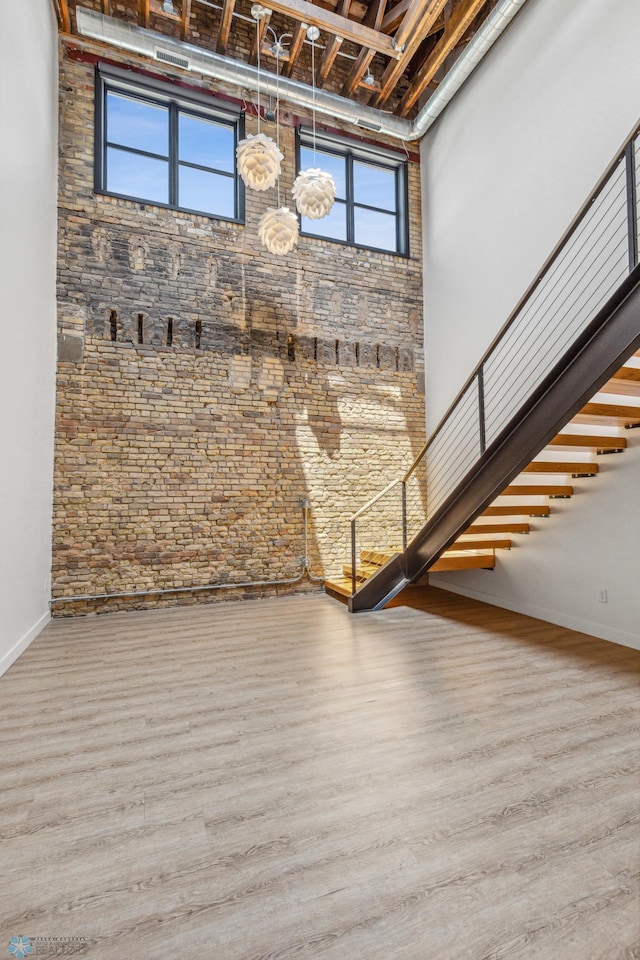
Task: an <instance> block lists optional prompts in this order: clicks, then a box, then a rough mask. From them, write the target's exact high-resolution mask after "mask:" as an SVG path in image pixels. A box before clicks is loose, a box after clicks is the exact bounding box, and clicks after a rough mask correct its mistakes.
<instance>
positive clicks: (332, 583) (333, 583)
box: [324, 577, 352, 597]
mask: <svg viewBox="0 0 640 960" xmlns="http://www.w3.org/2000/svg"><path fill="white" fill-rule="evenodd" d="M324 588H325V590H326V591H328V592H329V593H337V594H339V595H340V596H341V597H350V596H351V593H352V591H351V580H347V579H346V577H333V578H332V579H331V580H325V581H324Z"/></svg>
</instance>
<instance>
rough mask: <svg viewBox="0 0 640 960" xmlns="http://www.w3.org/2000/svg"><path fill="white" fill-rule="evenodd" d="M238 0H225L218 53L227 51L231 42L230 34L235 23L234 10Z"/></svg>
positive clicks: (217, 46) (217, 47)
mask: <svg viewBox="0 0 640 960" xmlns="http://www.w3.org/2000/svg"><path fill="white" fill-rule="evenodd" d="M235 6H236V0H224V6H223V8H222V18H221V20H220V31H219V33H218V42H217V44H216V50H217V51H218V53H226V52H227V44H228V43H229V34H230V33H231V24H232V23H233V11H234V10H235Z"/></svg>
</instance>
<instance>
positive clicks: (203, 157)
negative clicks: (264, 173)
mask: <svg viewBox="0 0 640 960" xmlns="http://www.w3.org/2000/svg"><path fill="white" fill-rule="evenodd" d="M178 122H179V134H178V136H179V140H178V142H179V144H180V148H179V149H180V160H186V161H187V162H188V163H197V164H199V165H200V166H201V167H213V168H214V169H215V170H224V171H225V172H227V173H233V170H234V158H235V142H234V140H235V138H234V133H233V129H232V128H231V127H228V126H226V124H223V123H216V122H215V121H214V120H202V119H201V118H200V117H192V116H190V115H189V114H186V113H181V114H180V117H179V121H178Z"/></svg>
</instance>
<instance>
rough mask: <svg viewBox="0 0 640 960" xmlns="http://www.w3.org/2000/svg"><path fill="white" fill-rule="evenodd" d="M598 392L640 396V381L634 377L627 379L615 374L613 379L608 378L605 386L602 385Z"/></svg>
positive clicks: (612, 394)
mask: <svg viewBox="0 0 640 960" xmlns="http://www.w3.org/2000/svg"><path fill="white" fill-rule="evenodd" d="M598 393H607V394H610V395H611V396H622V397H640V382H638V381H637V380H635V379H634V378H631V379H629V380H626V379H621V378H620V377H618V376H615V377H612V378H611V380H607V382H606V383H605V385H604V387H600V389H599V390H598Z"/></svg>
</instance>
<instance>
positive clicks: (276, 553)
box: [54, 45, 424, 613]
mask: <svg viewBox="0 0 640 960" xmlns="http://www.w3.org/2000/svg"><path fill="white" fill-rule="evenodd" d="M64 49H65V48H64V45H63V47H62V50H63V57H62V63H61V130H60V147H61V165H60V206H59V238H60V250H59V334H60V337H59V343H60V348H59V368H58V402H57V448H56V475H55V506H54V596H56V597H59V596H65V595H66V596H71V595H77V594H89V593H90V594H94V593H103V592H123V591H140V590H144V589H151V588H156V589H157V588H167V587H186V586H191V585H195V584H207V583H210V582H244V581H247V580H272V579H283V578H285V579H286V578H293V577H295V576H296V575H297V573H298V572H299V570H300V564H301V561H302V559H303V557H304V543H303V537H302V511H301V508H300V505H299V501H300V500H301V499H302V498H304V497H309V498H310V500H311V525H310V530H309V557H310V560H311V566H312V569H313V571H314V573H316V574H318V575H320V574H322V573H330V572H334V573H335V572H337V571H339V570H340V568H341V565H342V563H343V561H344V560H345V559H346V548H347V540H346V534H347V527H346V520H347V519H348V516H349V514H350V513H351V512H352V511H353V510H354V509H357V508H358V507H359V506H360V505H362V503H363V502H364V501H365V500H367V499H368V498H369V497H370V496H372V495H373V494H374V493H376V492H377V491H378V490H380V489H381V488H382V487H383V486H385V485H386V483H387V482H388V480H389V479H391V478H393V477H394V476H395V475H397V474H398V473H399V472H400V471H401V470H402V469H403V468H404V467H405V466H406V465H408V464H409V463H410V462H411V460H412V459H413V457H414V455H415V453H416V452H417V451H418V449H419V448H420V446H421V445H422V442H423V440H424V408H423V396H422V379H423V367H422V351H421V342H422V337H421V328H422V304H421V283H422V280H421V249H420V223H419V210H420V198H419V170H418V167H417V165H416V164H415V163H410V164H409V168H410V169H409V192H410V211H411V216H410V220H411V223H410V253H411V256H410V257H409V258H403V257H397V256H392V255H389V254H382V253H372V252H367V251H364V250H358V249H355V248H348V247H345V246H342V245H337V244H333V243H330V242H327V241H322V240H313V239H309V238H301V240H300V243H299V246H298V247H297V249H296V250H295V251H294V252H293V253H292V254H290V255H289V256H288V257H286V258H277V257H273V256H271V255H270V254H269V253H268V252H267V251H266V250H265V249H264V248H263V247H262V246H261V244H260V242H259V240H258V238H257V223H258V219H259V217H260V215H261V213H262V212H263V210H264V209H265V208H266V207H267V206H269V205H274V203H275V200H274V193H275V191H271V192H269V193H267V194H256V193H253V192H252V191H247V203H246V225H244V226H243V225H238V224H231V223H225V222H223V221H216V220H212V219H209V218H207V217H198V216H194V215H191V214H186V213H176V212H174V211H168V210H163V209H161V208H157V207H154V206H152V205H150V204H139V203H135V202H130V201H124V200H117V199H114V198H108V197H102V196H96V195H94V193H93V78H94V68H93V65H92V64H91V63H89V62H83V61H82V60H81V59H78V58H75V59H71V58H69V57H67V56H64ZM111 59H114V58H113V57H111ZM164 75H165V76H169V75H170V74H168V73H164ZM180 79H181V80H183V79H184V75H180ZM201 86H203V87H205V88H206V85H205V84H202V85H201ZM227 92H229V93H234V92H235V93H237V91H227ZM304 119H305V120H307V119H308V118H304ZM268 128H269V125H268V124H267V125H266V132H269V129H268ZM254 129H255V121H254V120H253V119H252V118H250V117H248V118H247V132H253V131H254ZM281 144H282V148H283V152H284V153H285V157H286V160H285V164H284V174H283V178H282V189H283V193H284V192H285V191H286V192H287V193H288V191H289V190H290V187H291V184H292V182H293V178H294V176H295V171H294V131H293V128H292V127H291V125H290V123H288V122H287V119H286V118H284V117H283V128H282V135H281ZM169 321H171V344H170V345H168V344H167V339H168V334H169ZM140 331H141V332H142V341H143V342H142V343H139V342H138V341H139V333H140ZM113 337H115V340H114V339H112V338H113ZM378 519H379V522H380V523H381V524H382V525H383V527H384V525H386V524H388V523H389V521H390V516H389V514H388V513H387V515H383V514H382V513H381V514H380V516H379V518H378ZM394 522H395V520H394ZM172 599H173V602H175V601H176V599H180V601H181V602H184V601H185V599H188V597H185V596H184V595H183V596H181V597H179V598H176V597H174V598H172ZM150 602H151V601H150V600H148V599H147V601H145V605H149V603H150ZM136 605H139V603H138V602H137V601H136V602H134V601H132V600H130V599H127V600H120V601H118V602H117V604H115V605H114V604H112V606H111V607H110V609H113V608H114V606H119V607H124V608H127V607H131V606H136ZM87 609H91V606H90V605H87V604H73V605H61V606H60V607H58V608H57V612H58V613H70V612H83V611H85V610H87Z"/></svg>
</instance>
